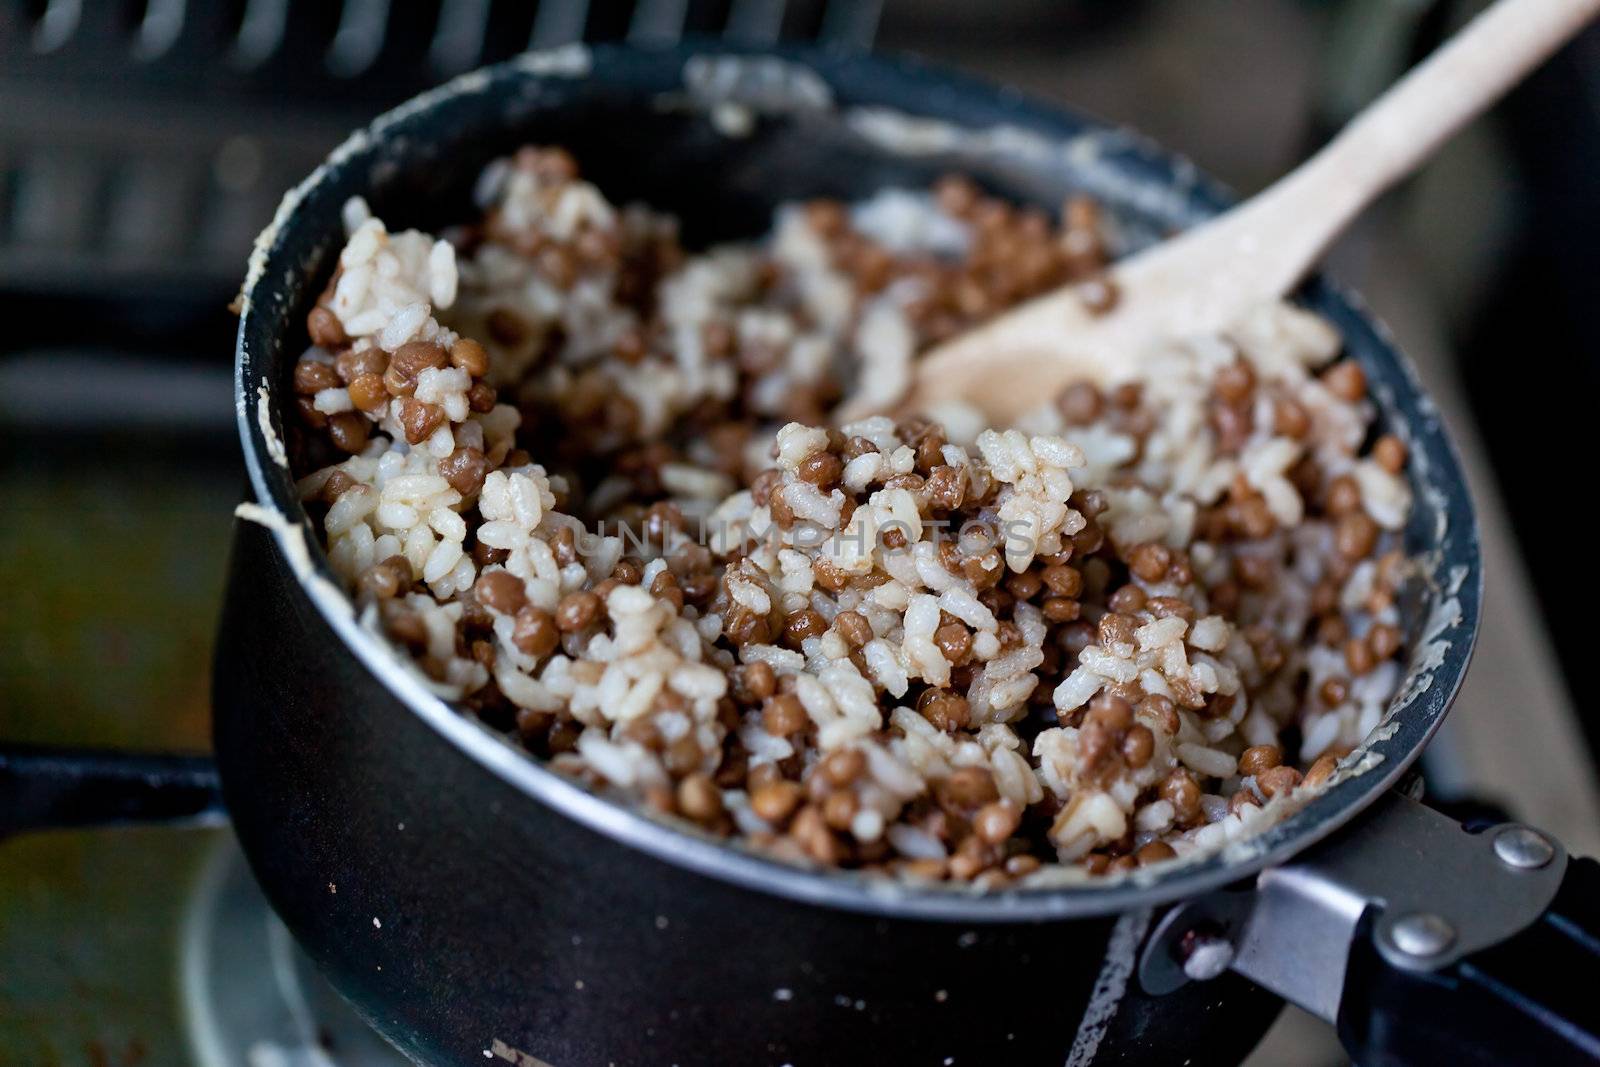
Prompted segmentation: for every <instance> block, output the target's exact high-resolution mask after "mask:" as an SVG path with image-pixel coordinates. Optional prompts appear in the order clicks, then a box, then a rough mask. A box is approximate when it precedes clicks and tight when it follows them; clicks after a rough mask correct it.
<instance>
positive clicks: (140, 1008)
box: [0, 0, 1600, 1067]
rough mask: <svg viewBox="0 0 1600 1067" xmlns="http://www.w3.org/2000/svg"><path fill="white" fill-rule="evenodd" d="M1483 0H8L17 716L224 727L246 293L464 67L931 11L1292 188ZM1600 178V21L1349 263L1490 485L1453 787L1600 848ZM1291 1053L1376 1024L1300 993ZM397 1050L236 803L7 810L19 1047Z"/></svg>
mask: <svg viewBox="0 0 1600 1067" xmlns="http://www.w3.org/2000/svg"><path fill="white" fill-rule="evenodd" d="M1478 6H1480V5H1478V4H1475V3H1470V2H1430V0H1338V2H1333V0H1328V2H1320V3H1312V2H1306V0H1301V2H1296V0H1165V2H1159V0H1143V2H1140V0H1099V2H1095V0H986V2H985V3H982V4H973V3H967V2H964V0H889V2H887V3H884V4H881V5H880V4H878V3H875V2H870V0H833V2H823V0H790V2H787V3H786V2H785V0H722V2H720V3H718V2H713V3H702V2H701V0H639V2H638V3H633V2H628V0H587V2H586V0H542V2H540V3H538V4H533V3H510V2H502V0H430V2H422V3H407V2H405V0H344V2H342V3H340V2H335V0H326V2H311V0H305V2H302V0H223V2H209V0H142V2H141V0H0V590H3V591H0V742H5V743H19V742H20V743H36V744H67V745H83V746H91V745H92V746H114V747H122V748H138V749H168V750H170V749H177V750H184V749H188V750H203V749H205V748H206V746H207V744H208V713H207V692H208V688H209V681H208V665H209V655H210V653H209V649H210V641H211V630H212V627H213V624H214V621H215V616H216V613H217V606H218V601H219V596H220V587H221V578H222V572H223V561H224V556H225V553H226V547H227V542H228V534H229V526H230V521H231V517H230V514H231V509H232V506H233V504H234V503H235V502H236V501H237V500H238V499H239V497H240V494H241V486H242V476H241V472H240V470H239V464H238V456H237V445H236V442H235V437H234V426H233V408H232V404H231V401H230V389H231V383H230V373H231V364H232V354H233V352H232V349H233V345H232V340H233V327H232V320H231V317H230V315H229V313H228V311H227V304H228V302H229V300H230V298H231V297H232V295H233V293H234V292H235V290H236V287H237V284H238V280H239V278H240V276H241V275H242V273H243V265H244V260H245V256H246V254H247V252H248V249H249V247H250V242H251V239H252V237H253V236H254V234H255V233H256V232H257V231H258V230H259V229H260V228H261V227H262V226H263V225H264V224H265V223H266V221H267V220H268V219H269V218H270V217H271V214H272V211H273V208H274V206H275V204H276V202H277V199H278V197H279V196H280V195H281V193H282V192H283V190H284V189H286V188H287V187H288V186H289V185H290V184H292V183H293V182H294V181H296V180H298V179H299V178H300V177H301V176H303V175H304V174H306V173H307V172H309V171H310V170H311V169H312V168H313V167H314V166H315V165H316V163H317V161H318V160H319V159H320V158H321V157H322V155H323V154H324V153H326V152H327V150H328V149H329V148H331V147H332V146H333V145H334V144H336V143H337V142H338V141H339V140H340V139H341V138H342V137H343V135H344V133H345V132H346V131H348V130H349V129H351V128H352V127H354V126H357V125H359V124H362V123H364V122H365V121H366V120H367V119H369V118H370V117H372V116H373V115H374V114H376V113H377V112H378V111H380V110H382V109H383V108H386V107H388V106H389V105H391V104H394V103H397V102H398V101H400V100H402V99H404V98H406V97H407V96H410V95H412V94H413V93H415V92H417V91H419V90H421V89H423V88H426V87H427V86H429V85H432V84H435V83H437V82H439V81H441V80H443V79H444V78H447V77H449V76H451V75H453V74H457V73H460V72H462V71H465V70H468V69H471V68H473V67H475V66H478V65H480V64H482V63H486V62H493V61H496V60H499V59H503V58H506V57H508V56H511V55H514V54H516V53H518V52H520V51H523V50H525V49H527V48H530V47H548V46H555V45H561V44H566V43H569V42H574V41H577V40H579V39H580V38H582V39H586V40H590V41H595V40H607V39H619V38H632V39H635V40H639V41H641V42H648V41H669V40H673V39H676V38H677V37H678V36H680V35H681V34H684V33H701V34H719V35H720V34H729V35H733V36H741V37H743V38H745V39H748V40H752V41H765V40H771V39H773V38H775V37H778V36H782V37H784V38H789V39H805V40H820V41H822V42H824V43H826V44H828V45H829V46H830V47H835V48H844V49H860V48H867V47H873V48H879V49H884V50H909V51H913V52H917V53H920V54H922V55H925V56H928V57H930V58H934V59H938V60H940V61H944V62H947V63H953V64H957V65H960V66H963V67H966V68H969V69H971V70H974V71H977V72H981V73H983V74H985V75H987V76H989V77H991V78H994V79H997V80H1002V81H1006V82H1009V83H1013V84H1016V85H1018V86H1021V87H1023V88H1025V89H1028V90H1030V91H1033V92H1036V93H1040V94H1043V95H1045V96H1048V97H1051V98H1054V99H1058V100H1061V101H1064V102H1067V103H1069V104H1071V105H1074V106H1076V107H1078V108H1080V109H1083V110H1086V111H1090V112H1093V113H1096V114H1098V115H1100V116H1103V117H1106V118H1110V119H1114V120H1117V121H1120V122H1125V123H1127V124H1129V125H1131V126H1134V127H1137V128H1139V129H1141V130H1143V131H1144V132H1146V133H1148V134H1150V135H1152V136H1153V137H1155V138H1156V139H1158V140H1160V141H1162V142H1164V143H1165V144H1167V145H1169V146H1171V147H1173V148H1176V149H1178V150H1180V151H1182V152H1184V153H1185V154H1187V155H1188V156H1190V157H1191V158H1192V159H1194V160H1195V161H1196V162H1197V163H1198V164H1199V165H1201V166H1202V167H1204V168H1206V169H1208V170H1210V171H1211V172H1213V173H1215V174H1217V175H1219V176H1221V177H1222V178H1223V179H1224V180H1226V181H1227V182H1229V183H1231V184H1232V185H1233V187H1234V188H1235V189H1237V190H1239V191H1241V192H1252V191H1254V190H1256V189H1259V188H1260V187H1261V186H1262V185H1264V184H1265V183H1266V182H1268V181H1269V180H1271V179H1272V178H1273V177H1274V176H1275V175H1277V174H1279V173H1281V172H1282V171H1284V170H1285V169H1287V168H1288V167H1290V166H1292V165H1293V164H1294V163H1295V162H1296V161H1297V160H1299V159H1300V158H1301V157H1303V156H1304V155H1305V154H1306V153H1307V152H1308V151H1310V150H1311V149H1313V148H1315V147H1316V146H1317V144H1318V143H1320V141H1321V140H1322V139H1324V138H1325V137H1326V136H1327V135H1328V134H1329V133H1330V132H1331V131H1333V130H1335V129H1337V128H1338V126H1339V125H1341V124H1342V123H1343V121H1344V120H1345V119H1346V118H1347V117H1348V116H1349V115H1350V114H1352V113H1353V112H1354V111H1355V110H1356V109H1358V108H1359V107H1360V106H1362V105H1363V104H1364V103H1365V102H1366V101H1368V100H1369V99H1371V97H1372V96H1373V95H1375V94H1376V92H1377V91H1379V90H1380V89H1381V88H1382V87H1383V86H1384V85H1386V84H1388V83H1389V82H1390V81H1392V80H1393V79H1394V78H1395V77H1396V76H1397V74H1398V73H1399V72H1400V71H1401V70H1403V69H1404V68H1405V67H1406V66H1408V65H1409V64H1410V63H1412V62H1413V61H1414V60H1415V59H1417V58H1418V57H1419V56H1421V55H1423V54H1425V53H1426V52H1427V51H1428V49H1429V48H1430V47H1431V46H1432V45H1433V44H1434V43H1436V42H1437V41H1438V40H1439V39H1440V37H1441V36H1442V35H1443V34H1445V33H1447V32H1448V31H1449V30H1450V28H1452V27H1453V26H1454V25H1456V24H1458V23H1459V22H1460V21H1462V20H1464V19H1465V18H1467V17H1468V16H1470V15H1471V14H1472V13H1473V11H1474V10H1475V9H1476V8H1477V7H1478ZM1597 186H1600V35H1597V34H1596V33H1594V32H1591V33H1589V34H1587V35H1586V36H1585V37H1583V38H1582V39H1580V40H1579V41H1578V42H1577V43H1576V44H1575V45H1573V46H1572V47H1570V48H1568V49H1567V50H1566V51H1565V52H1563V53H1562V54H1560V55H1559V56H1558V57H1557V58H1556V59H1555V60H1554V61H1553V62H1552V63H1550V64H1549V65H1548V66H1547V67H1546V68H1545V69H1544V70H1542V71H1541V72H1540V73H1538V74H1537V75H1535V76H1534V78H1533V79H1532V80H1531V81H1530V82H1528V83H1527V84H1526V85H1525V86H1524V87H1523V88H1521V89H1520V90H1518V91H1517V92H1516V93H1515V94H1514V95H1513V96H1512V98H1511V99H1509V100H1508V101H1507V102H1505V103H1504V104H1503V105H1502V106H1501V107H1499V108H1498V109H1497V110H1496V111H1495V112H1494V113H1493V114H1492V115H1491V116H1490V117H1489V118H1488V119H1487V120H1485V121H1482V122H1480V123H1478V124H1477V125H1476V126H1474V127H1473V128H1472V129H1471V130H1469V131H1468V132H1467V133H1466V134H1464V135H1463V136H1461V137H1460V138H1458V139H1457V141H1456V142H1455V143H1454V144H1453V145H1452V146H1451V147H1450V148H1449V149H1448V150H1447V151H1446V152H1445V153H1444V154H1443V155H1441V156H1440V158H1438V159H1437V160H1436V161H1435V162H1434V163H1433V164H1432V165H1431V166H1430V167H1429V168H1428V169H1427V170H1426V172H1425V173H1424V174H1422V175H1421V176H1420V177H1419V178H1417V179H1415V180H1414V181H1412V182H1411V183H1410V184H1409V185H1407V186H1406V187H1404V188H1402V189H1400V190H1399V191H1398V192H1396V193H1395V194H1393V195H1391V196H1390V197H1389V198H1388V200H1387V201H1385V202H1384V203H1383V204H1382V205H1381V206H1380V207H1379V208H1378V209H1377V210H1375V211H1374V212H1372V213H1370V214H1369V216H1368V218H1367V219H1366V220H1365V222H1364V223H1363V224H1362V226H1361V227H1360V228H1359V229H1358V230H1357V231H1356V232H1355V233H1353V234H1352V235H1351V236H1350V237H1349V238H1348V239H1347V240H1346V241H1345V242H1344V243H1343V245H1341V247H1340V248H1339V249H1338V251H1337V253H1336V255H1335V257H1334V261H1333V267H1332V269H1333V272H1334V273H1335V274H1336V275H1337V276H1339V277H1340V278H1341V280H1343V281H1346V282H1348V283H1350V284H1352V285H1353V286H1355V287H1356V288H1359V289H1360V290H1361V291H1362V292H1363V293H1364V294H1365V295H1366V296H1367V298H1368V299H1369V301H1370V302H1371V303H1372V305H1374V307H1375V308H1376V310H1377V311H1378V313H1379V314H1380V315H1381V316H1382V317H1384V318H1385V319H1386V320H1387V321H1388V322H1389V323H1390V325H1391V326H1392V327H1393V329H1394V331H1395V333H1396V334H1397V335H1398V337H1399V339H1400V341H1401V343H1402V346H1403V347H1404V348H1405V349H1406V350H1407V351H1409V352H1410V354H1411V355H1412V356H1413V358H1414V359H1415V360H1416V362H1417V363H1418V365H1419V367H1420V368H1421V371H1422V375H1423V377H1424V379H1425V380H1426V381H1427V383H1428V385H1429V387H1430V389H1431V390H1432V391H1433V393H1434V396H1435V397H1436V398H1437V399H1438V401H1439V404H1440V406H1441V408H1442V409H1443V410H1444V411H1445V413H1446V417H1447V419H1448V420H1449V422H1450V423H1451V425H1452V426H1453V428H1454V430H1455V433H1456V435H1457V439H1458V441H1459V442H1460V444H1461V446H1462V448H1463V450H1464V452H1465V453H1466V459H1467V466H1468V468H1469V470H1470V471H1471V476H1472V479H1473V488H1474V491H1475V494H1476V498H1477V502H1478V506H1479V509H1480V520H1481V522H1482V525H1483V538H1484V548H1485V553H1486V557H1487V569H1488V575H1489V578H1488V610H1487V611H1486V613H1485V622H1484V628H1483V632H1482V636H1481V638H1480V641H1479V645H1478V651H1477V659H1476V662H1475V664H1474V667H1473V669H1472V673H1471V675H1470V677H1469V680H1468V683H1467V688H1466V690H1465V692H1464V694H1463V695H1462V697H1461V699H1460V700H1459V701H1458V703H1457V705H1456V708H1455V711H1454V714H1453V715H1452V716H1451V719H1450V721H1449V722H1448V724H1447V725H1446V727H1445V730H1444V732H1443V733H1442V734H1441V736H1440V738H1439V740H1438V741H1437V742H1436V743H1435V745H1434V747H1433V748H1432V749H1431V750H1430V754H1429V757H1428V762H1427V767H1426V773H1427V777H1428V784H1429V789H1430V793H1431V795H1433V796H1435V797H1438V798H1442V800H1443V801H1445V802H1448V803H1453V804H1456V805H1458V807H1459V808H1460V809H1462V810H1466V809H1467V808H1469V807H1470V806H1472V805H1487V806H1491V807H1494V808H1498V809H1501V810H1506V811H1510V812H1512V813H1514V814H1515V815H1516V816H1517V817H1519V818H1522V819H1524V820H1527V821H1529V822H1532V823H1534V824H1536V825H1542V826H1544V827H1545V828H1547V829H1550V830H1553V831H1555V832H1556V833H1557V834H1558V835H1559V836H1561V837H1562V838H1563V839H1564V840H1565V842H1566V844H1567V845H1568V846H1569V847H1570V848H1572V849H1574V850H1575V851H1582V852H1589V853H1594V852H1600V793H1597V788H1596V780H1595V773H1594V767H1595V762H1594V756H1595V754H1596V752H1597V745H1600V714H1596V713H1595V712H1594V711H1593V709H1591V708H1590V707H1589V701H1588V700H1587V699H1586V698H1587V694H1586V691H1585V689H1584V686H1585V684H1586V680H1587V672H1588V669H1589V667H1590V666H1591V662H1590V661H1591V660H1592V658H1593V653H1592V652H1591V651H1590V648H1589V644H1588V643H1589V641H1590V640H1592V636H1591V634H1592V623H1591V622H1590V619H1589V615H1588V611H1589V608H1590V606H1591V605H1594V604H1596V603H1600V578H1597V574H1600V568H1597V567H1596V565H1595V563H1594V559H1595V556H1594V555H1593V547H1592V540H1591V535H1590V534H1589V531H1588V530H1587V527H1586V523H1587V522H1588V521H1589V520H1588V519H1585V518H1584V517H1583V516H1585V515H1591V514H1592V513H1591V512H1590V510H1589V509H1590V507H1592V506H1593V502H1592V499H1591V498H1592V496H1593V491H1592V489H1591V485H1590V482H1591V478H1590V477H1589V475H1588V473H1587V469H1586V468H1587V461H1588V459H1589V458H1590V456H1591V454H1592V448H1591V447H1590V445H1589V441H1590V434H1591V427H1592V425H1593V423H1592V421H1591V419H1592V417H1593V416H1592V414H1591V406H1592V403H1593V401H1592V399H1591V398H1593V397H1594V396H1596V395H1597V390H1596V386H1597V377H1600V358H1597V357H1600V316H1597V315H1595V314H1594V312H1593V309H1592V305H1593V304H1594V302H1595V300H1596V298H1597V296H1600V195H1597V194H1596V192H1595V189H1596V188H1597ZM1558 477H1567V478H1572V479H1573V481H1574V484H1572V485H1570V486H1567V485H1559V486H1558V484H1557V478H1558ZM0 825H3V822H0ZM1255 1059H1256V1060H1258V1061H1259V1062H1261V1063H1273V1064H1288V1063H1303V1064H1323V1063H1329V1064H1331V1063H1337V1062H1341V1059H1340V1053H1339V1051H1338V1047H1337V1044H1336V1043H1335V1042H1333V1040H1332V1038H1331V1036H1330V1035H1329V1034H1328V1033H1327V1030H1326V1028H1324V1027H1321V1026H1320V1024H1317V1023H1315V1022H1314V1021H1313V1020H1310V1019H1309V1017H1306V1016H1303V1015H1298V1014H1286V1016H1285V1018H1284V1020H1283V1022H1282V1023H1280V1025H1279V1026H1278V1028H1277V1029H1275V1031H1274V1032H1273V1034H1271V1035H1269V1037H1268V1039H1267V1043H1266V1045H1264V1046H1263V1048H1262V1049H1261V1050H1259V1051H1258V1053H1257V1055H1256V1057H1255ZM388 1062H395V1061H394V1060H393V1059H392V1053H389V1052H388V1051H387V1050H386V1049H385V1048H382V1047H380V1046H379V1045H378V1044H377V1043H375V1040H374V1039H372V1038H371V1037H370V1036H368V1035H365V1034H363V1033H362V1032H361V1031H360V1029H359V1026H358V1025H356V1024H352V1023H351V1022H350V1020H349V1018H348V1016H346V1015H345V1014H344V1013H343V1012H342V1010H341V1008H340V1006H339V1005H338V1004H337V1003H336V1002H335V1001H334V1000H333V999H332V996H331V994H329V993H328V992H327V991H326V990H325V989H324V988H323V987H322V986H320V984H319V983H318V982H317V981H316V979H315V978H314V977H313V976H312V975H310V974H309V972H307V971H306V970H305V968H304V965H303V964H302V963H301V962H300V961H299V959H298V957H297V956H296V955H295V952H294V950H293V948H292V946H291V945H290V943H289V942H288V939H287V937H286V936H285V935H284V934H283V932H282V930H281V928H279V927H277V926H276V924H275V920H273V919H271V918H270V916H268V915H267V913H266V912H265V911H264V910H263V908H262V906H261V904H260V902H259V899H258V898H256V897H255V896H254V890H253V887H252V885H251V884H250V882H249V879H248V877H247V876H246V875H244V874H243V873H242V868H241V867H240V866H239V862H238V859H237V856H236V855H235V854H234V852H233V851H232V849H231V845H230V842H229V840H228V835H227V831H226V830H225V829H222V828H213V829H183V830H171V829H168V830H157V829H139V830H110V831H97V832H87V833H76V832H74V833H52V834H38V835H32V836H27V837H19V838H13V839H10V840H6V841H0V1065H11V1064H17V1065H29V1067H34V1065H48V1064H73V1065H76V1064H86V1065H91V1067H117V1065H133V1064H158V1065H164V1064H186V1063H195V1064H202V1065H206V1067H210V1065H212V1064H230V1065H231V1064H239V1065H246V1064H248V1065H250V1067H315V1065H327V1064H366V1063H374V1064H375V1063H388Z"/></svg>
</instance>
